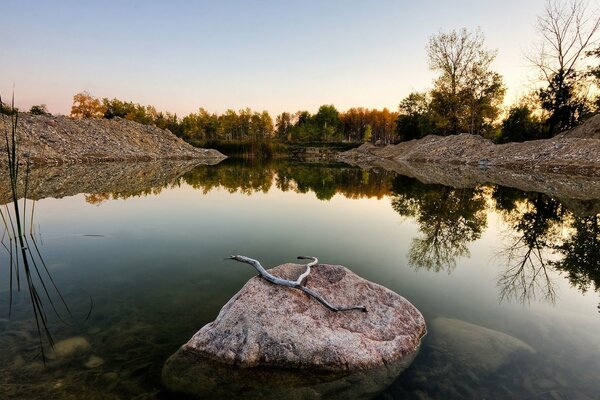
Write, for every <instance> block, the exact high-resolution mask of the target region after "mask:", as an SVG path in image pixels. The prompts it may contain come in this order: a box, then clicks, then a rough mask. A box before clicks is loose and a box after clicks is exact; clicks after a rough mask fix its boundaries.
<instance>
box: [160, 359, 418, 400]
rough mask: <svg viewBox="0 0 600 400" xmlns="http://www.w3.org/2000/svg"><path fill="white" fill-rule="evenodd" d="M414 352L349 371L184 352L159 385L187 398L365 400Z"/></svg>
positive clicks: (407, 363)
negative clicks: (234, 362)
mask: <svg viewBox="0 0 600 400" xmlns="http://www.w3.org/2000/svg"><path fill="white" fill-rule="evenodd" d="M416 355H417V352H416V351H415V352H414V353H411V354H410V355H408V356H405V357H403V358H401V359H399V360H397V361H394V362H392V363H390V364H387V365H384V366H381V367H376V368H372V369H368V370H361V371H356V372H352V373H347V372H341V373H340V372H337V373H336V372H320V371H309V370H305V369H304V370H291V369H285V368H274V367H255V368H241V367H236V366H231V365H226V364H223V363H219V362H216V361H212V360H208V359H206V358H203V357H200V356H198V355H195V354H193V353H190V352H186V351H184V350H182V349H179V351H178V352H177V353H176V354H175V355H174V356H172V357H171V358H170V359H169V360H168V361H167V363H166V364H165V368H164V369H163V383H164V384H165V386H166V387H167V388H168V389H169V390H171V391H173V392H177V393H182V394H185V395H186V397H185V398H194V399H202V400H207V399H219V400H221V399H244V400H271V399H272V400H279V399H286V400H294V399H298V400H309V399H325V398H326V399H329V400H353V399H356V400H359V399H360V400H363V399H370V398H373V397H376V396H377V395H378V394H380V393H381V392H382V391H384V390H385V389H386V388H387V387H388V386H390V385H391V384H392V383H393V382H394V381H395V380H396V378H397V377H398V375H400V374H401V373H402V372H403V371H404V370H405V369H406V368H408V367H409V366H410V364H411V363H412V361H413V360H414V358H415V357H416Z"/></svg>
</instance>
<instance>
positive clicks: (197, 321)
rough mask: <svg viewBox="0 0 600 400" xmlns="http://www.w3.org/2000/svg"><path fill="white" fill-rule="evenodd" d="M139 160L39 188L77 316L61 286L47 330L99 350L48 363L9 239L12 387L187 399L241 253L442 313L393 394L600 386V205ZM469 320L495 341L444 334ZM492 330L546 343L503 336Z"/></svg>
mask: <svg viewBox="0 0 600 400" xmlns="http://www.w3.org/2000/svg"><path fill="white" fill-rule="evenodd" d="M139 165H140V164H138V165H136V167H135V171H136V173H135V174H132V175H131V176H130V177H129V181H128V180H127V179H125V180H123V179H122V180H120V181H119V182H114V183H113V184H112V185H106V182H104V185H103V184H101V183H99V184H98V189H96V190H94V188H93V185H92V187H90V185H89V182H86V185H85V191H86V193H80V194H74V193H77V190H76V189H73V190H70V191H69V190H66V189H65V186H66V184H64V183H63V184H61V185H57V187H58V186H60V189H61V190H60V191H59V190H58V189H55V190H57V192H56V194H54V196H65V197H61V198H52V196H53V193H52V191H50V192H47V191H46V192H44V190H42V189H43V186H44V185H47V186H49V185H52V182H56V181H57V180H58V181H60V173H57V172H55V171H54V172H52V174H53V175H52V177H51V178H50V177H46V178H44V179H46V180H42V181H41V183H39V182H38V184H37V185H36V184H32V187H36V188H38V189H39V193H38V194H32V196H31V197H33V198H38V200H37V201H36V202H35V223H34V225H33V226H34V237H35V238H36V244H37V245H38V246H39V249H40V252H41V254H42V256H43V259H44V261H45V263H46V265H47V267H48V269H49V271H50V273H51V275H52V278H53V279H54V281H55V283H56V286H57V288H58V289H59V290H60V292H61V293H62V295H63V297H64V299H65V302H66V304H67V305H68V306H69V309H70V311H71V315H69V313H68V312H67V311H66V310H65V308H64V306H63V305H62V304H61V303H60V300H59V299H58V297H57V296H56V292H55V291H54V290H52V288H50V290H49V292H50V293H51V297H52V299H53V302H54V304H55V306H56V308H57V310H58V313H59V315H60V317H61V318H62V320H63V321H61V320H60V319H59V318H57V316H56V315H55V313H54V312H53V311H52V309H51V308H50V306H49V302H48V301H47V300H45V304H46V312H47V314H48V318H49V320H48V328H49V331H50V333H51V334H52V336H53V338H54V340H55V341H56V342H59V341H61V340H64V339H68V338H72V337H83V338H84V339H85V340H86V341H87V342H89V348H83V347H82V348H80V349H79V350H78V351H75V352H74V353H73V354H71V355H69V356H63V357H61V356H58V355H56V354H54V352H52V351H50V350H49V349H48V346H47V345H46V349H47V350H48V359H47V360H46V366H45V367H44V365H43V363H42V358H41V355H40V350H39V343H38V334H37V330H36V324H35V319H34V317H33V312H32V308H31V304H30V300H29V292H28V291H27V290H26V288H22V290H21V292H19V293H13V309H12V315H11V316H10V319H8V307H9V287H8V286H9V285H8V282H9V272H8V271H9V268H8V253H7V252H6V251H4V250H3V251H2V253H0V262H1V264H0V279H1V280H0V349H2V351H1V352H0V398H3V399H4V398H15V399H16V398H19V399H35V398H47V397H49V396H51V397H52V398H59V399H61V398H64V399H70V398H73V399H76V398H114V399H121V398H122V399H129V398H138V399H146V398H148V399H151V398H176V397H175V396H174V395H173V394H170V393H166V392H165V391H164V389H162V388H161V385H160V371H161V368H162V365H163V363H164V361H165V360H166V358H168V357H169V355H171V354H172V353H173V352H175V351H176V350H177V348H178V347H179V346H180V345H181V344H183V343H185V342H186V341H187V340H188V339H189V338H190V337H191V336H192V335H193V333H195V332H196V331H197V330H198V329H200V328H201V327H202V326H203V325H204V324H206V323H208V322H210V321H212V320H213V319H214V318H215V317H216V315H217V313H218V311H219V310H220V308H221V307H222V306H223V305H224V304H225V303H226V302H227V300H228V299H229V298H230V297H231V296H233V295H234V294H235V293H236V292H237V291H238V290H239V289H240V288H241V287H242V286H243V285H244V283H245V282H246V281H247V280H248V279H249V278H250V277H252V276H254V275H255V274H254V272H253V270H252V269H251V268H250V267H249V266H245V265H243V264H237V263H232V262H228V261H224V260H223V258H224V257H226V256H228V255H229V254H244V255H248V256H252V257H255V258H258V259H260V260H261V261H262V262H263V265H267V266H275V265H278V264H281V263H285V262H290V261H293V260H294V259H295V257H296V256H297V255H301V254H310V255H315V256H317V257H319V259H320V260H321V262H323V263H329V264H342V265H345V266H347V267H349V268H350V269H352V270H353V271H354V272H356V273H357V274H359V275H361V276H363V277H365V278H367V279H369V280H371V281H374V282H377V283H379V284H382V285H384V286H386V287H388V288H390V289H392V290H394V291H396V292H397V293H400V294H401V295H403V296H404V297H406V298H407V299H409V300H410V301H411V302H412V303H413V304H415V305H416V306H417V307H418V308H419V309H420V310H421V311H422V313H423V315H424V316H425V318H426V320H427V322H428V326H430V327H431V326H434V327H436V326H441V327H440V328H439V330H438V331H437V332H436V331H435V330H432V329H430V333H429V334H428V336H427V337H426V338H425V339H424V341H423V344H422V347H421V351H420V353H419V355H418V356H417V358H416V360H415V361H414V362H413V364H412V365H411V367H410V368H409V369H408V370H406V371H405V372H404V373H402V374H401V375H400V376H399V377H398V378H397V379H396V380H395V382H394V383H393V384H392V385H391V386H389V387H388V388H387V389H386V390H385V391H384V392H383V393H381V394H379V395H378V397H379V398H381V399H400V398H415V399H422V398H484V397H485V398H507V397H509V398H510V397H512V398H540V399H562V398H565V399H566V398H569V399H589V398H591V399H597V398H600V383H599V382H600V380H599V379H598V378H600V373H599V372H598V371H600V314H599V309H598V304H599V302H600V296H599V293H598V288H599V286H600V267H599V265H600V207H598V205H599V204H600V200H599V201H595V200H585V201H582V200H572V199H555V198H551V197H549V196H547V195H544V194H541V193H535V192H528V193H526V192H522V191H519V190H516V189H511V188H506V187H496V186H478V187H475V188H466V189H465V188H463V189H456V188H451V187H448V186H441V185H431V184H430V185H426V184H423V183H421V182H419V181H417V180H415V179H412V178H408V177H403V176H399V175H395V174H393V173H390V172H385V171H383V170H374V171H371V172H367V171H363V170H360V169H356V168H351V167H347V166H342V165H307V164H296V163H288V162H277V163H273V164H264V165H244V164H241V163H238V162H236V161H233V160H227V161H225V162H224V163H222V164H220V165H217V166H208V167H207V166H200V167H196V168H194V169H190V170H189V171H188V172H185V173H183V171H185V169H183V170H181V169H177V173H176V174H175V175H172V174H168V173H161V174H156V173H143V168H140V167H139ZM124 168H126V167H124ZM186 169H189V168H186ZM125 171H126V169H125ZM162 172H164V171H162ZM37 173H38V174H39V175H41V176H43V173H42V172H40V171H38V172H37ZM181 173H183V175H182V176H179V175H180V174H181ZM124 176H127V174H124ZM157 176H160V179H158V178H157ZM149 177H150V178H149ZM61 182H62V181H61ZM82 187H83V184H82ZM40 188H42V189H40ZM75 188H76V187H75ZM82 190H83V189H82ZM3 209H4V207H3ZM6 240H7V239H6V238H5V239H4V241H5V242H6ZM43 276H44V275H43ZM46 282H47V278H46ZM38 286H39V283H38ZM90 310H91V312H90ZM88 313H89V316H88ZM453 320H460V321H464V322H467V323H469V324H472V325H466V326H467V328H466V329H467V330H468V331H469V335H468V336H467V335H466V333H464V332H463V334H464V338H463V339H468V340H481V341H482V343H483V345H482V343H475V344H474V345H473V348H478V349H480V351H478V354H472V352H470V351H469V346H467V348H465V346H461V343H460V340H461V337H460V334H459V335H458V336H455V337H446V336H444V335H445V334H446V333H447V331H444V329H446V328H447V326H450V325H452V323H454V322H452V321H453ZM434 321H437V322H434ZM459 323H460V322H459ZM444 324H445V325H444ZM480 327H484V328H488V329H491V330H493V331H492V332H493V333H492V336H493V335H499V333H498V332H502V333H504V334H506V335H509V336H510V337H512V338H516V339H518V340H520V341H521V342H522V343H523V345H524V346H528V347H529V346H530V348H532V349H533V350H532V351H518V349H517V348H515V349H510V348H509V349H508V350H507V349H505V348H504V349H501V348H498V347H496V346H497V343H496V342H493V341H492V342H486V340H488V339H486V338H488V336H485V335H486V334H485V333H481V332H488V331H485V330H483V331H482V330H481V328H480ZM488 333H489V332H488ZM478 335H479V336H478ZM501 337H505V336H501ZM482 338H483V339H482ZM440 340H441V342H440ZM444 340H452V341H453V343H454V344H450V345H448V346H445V345H444V346H440V343H443V342H444ZM511 340H512V339H511ZM521 342H519V343H521ZM486 343H487V344H486ZM463 344H464V343H463ZM478 345H482V346H483V347H477V346H478ZM84 347H85V346H84ZM482 348H483V351H481V349H482ZM512 350H514V351H512ZM92 356H95V357H99V358H100V359H101V361H98V359H97V358H92ZM490 360H491V361H490ZM91 361H96V362H95V363H94V362H91ZM86 363H87V364H88V366H87V367H86V366H85V364H86ZM99 363H101V365H97V364H99Z"/></svg>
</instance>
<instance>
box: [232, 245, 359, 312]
mask: <svg viewBox="0 0 600 400" xmlns="http://www.w3.org/2000/svg"><path fill="white" fill-rule="evenodd" d="M298 258H299V259H301V260H313V261H311V262H309V263H308V264H306V271H304V273H302V274H301V275H300V276H299V277H298V279H297V280H295V281H292V280H288V279H283V278H278V277H276V276H274V275H271V274H270V273H268V272H267V270H266V269H264V268H263V266H262V265H260V262H258V261H257V260H255V259H253V258H250V257H246V256H240V255H237V256H229V257H228V258H227V259H228V260H235V261H239V262H242V263H245V264H250V265H252V266H253V267H254V269H256V270H257V271H258V273H259V274H260V276H261V277H262V278H263V279H265V280H267V281H269V282H271V283H273V284H275V285H281V286H287V287H290V288H293V289H298V290H301V291H303V292H304V293H306V294H307V295H309V296H311V297H313V298H314V299H315V300H317V301H318V302H319V303H321V304H323V305H324V306H325V307H327V308H328V309H330V310H331V311H335V312H338V311H351V310H360V311H364V312H366V311H367V308H366V307H364V306H350V307H336V306H334V305H332V304H331V303H329V302H328V301H327V300H325V299H324V298H323V296H321V295H320V294H319V293H317V292H315V291H314V290H312V289H309V288H307V287H306V286H303V285H302V281H304V279H306V278H307V277H308V275H309V274H310V271H311V270H310V268H311V267H314V266H315V265H317V263H318V262H319V260H318V259H317V258H316V257H308V256H300V257H298Z"/></svg>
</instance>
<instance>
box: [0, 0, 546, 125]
mask: <svg viewBox="0 0 600 400" xmlns="http://www.w3.org/2000/svg"><path fill="white" fill-rule="evenodd" d="M543 7H544V0H504V1H484V0H453V1H432V0H422V1H414V0H411V1H403V0H396V1H383V0H381V1H369V0H344V1H342V0H337V1H333V0H330V1H327V0H318V1H317V0H314V1H303V0H297V1H287V0H280V1H258V0H247V1H227V0H219V1H210V2H209V1H205V2H204V1H202V2H201V1H141V0H140V1H125V0H121V1H108V0H106V1H101V2H100V1H96V2H92V1H85V0H79V1H75V0H73V1H28V0H0V10H1V13H2V14H1V17H0V21H1V25H0V26H1V27H2V30H1V34H0V92H1V93H2V96H3V99H6V98H8V97H10V95H11V93H12V88H13V84H14V86H15V97H16V103H17V105H18V106H19V107H21V108H22V109H29V107H30V106H31V105H34V104H40V103H45V104H47V106H48V108H49V110H50V112H52V113H55V114H68V113H69V112H70V107H71V104H72V99H73V95H74V94H75V93H77V92H80V91H83V90H87V91H89V92H90V93H92V94H93V95H95V96H97V97H109V98H113V97H116V98H119V99H121V100H131V101H134V102H136V103H141V104H152V105H154V106H156V108H157V109H159V110H164V111H171V112H176V113H177V114H178V115H179V116H183V115H185V114H188V113H190V112H194V111H196V110H197V109H198V107H204V108H206V109H207V110H209V111H211V112H218V113H222V112H224V111H225V110H226V109H228V108H233V109H240V108H243V107H250V108H252V109H255V110H263V109H266V110H268V111H269V112H270V113H271V115H272V116H273V117H274V116H275V115H276V114H278V113H280V112H282V111H292V112H295V111H297V110H303V109H306V110H309V111H311V112H314V111H316V110H317V109H318V107H319V105H321V104H334V105H335V106H336V107H337V108H338V109H339V110H340V111H343V110H346V109H348V108H350V107H357V106H363V107H369V108H383V107H388V108H390V109H391V110H396V109H397V107H398V103H399V102H400V100H401V99H402V98H403V97H404V96H406V95H407V94H408V93H410V92H411V91H415V90H425V89H428V88H429V87H430V86H431V82H432V78H433V76H434V75H433V73H432V72H431V71H429V69H428V65H427V55H426V51H425V47H426V45H427V42H428V40H429V37H430V36H431V35H433V34H435V33H437V32H439V31H440V30H442V31H448V30H451V29H459V28H462V27H466V28H468V29H471V30H475V29H476V28H477V27H480V28H481V30H482V31H483V33H484V35H485V37H486V43H487V45H488V47H489V48H491V49H497V50H498V57H497V59H496V62H495V64H494V68H495V70H496V71H498V72H499V73H500V74H502V75H503V76H504V79H505V83H506V85H507V86H508V89H509V91H508V93H507V101H508V102H512V101H514V100H516V99H517V98H518V96H520V95H522V94H524V93H525V92H526V90H527V88H526V86H527V85H528V83H529V82H531V79H532V78H534V77H535V71H534V70H533V69H532V68H530V67H529V66H528V64H527V62H526V60H525V58H524V53H525V51H526V50H527V49H529V48H531V47H532V46H533V44H534V43H535V41H536V37H535V23H536V19H537V15H539V14H540V13H541V12H542V10H543Z"/></svg>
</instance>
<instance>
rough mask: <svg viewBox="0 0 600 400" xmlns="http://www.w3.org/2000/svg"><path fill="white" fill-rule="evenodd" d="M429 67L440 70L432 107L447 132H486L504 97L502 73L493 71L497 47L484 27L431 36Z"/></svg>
mask: <svg viewBox="0 0 600 400" xmlns="http://www.w3.org/2000/svg"><path fill="white" fill-rule="evenodd" d="M427 53H428V57H429V67H430V68H431V69H432V70H434V71H437V72H439V74H440V75H439V77H438V78H437V79H436V81H435V83H434V88H433V90H432V91H431V97H432V101H431V111H432V114H433V115H432V116H433V118H434V122H435V124H436V127H437V128H438V129H439V130H440V131H441V133H443V134H451V135H452V134H458V133H460V132H469V133H472V134H483V133H485V132H484V128H485V124H486V123H487V124H489V123H491V122H493V120H494V119H495V118H496V116H497V115H498V111H499V105H500V103H501V102H502V99H503V98H504V93H505V89H504V85H503V84H502V77H501V76H500V75H499V74H497V73H495V72H493V71H491V69H490V68H491V63H492V62H493V61H494V59H495V57H496V52H495V51H490V50H488V49H486V48H485V39H484V37H483V34H482V33H481V31H479V30H478V31H476V32H475V33H472V32H469V31H467V30H466V29H464V28H463V29H461V30H460V31H451V32H449V33H443V32H441V33H439V34H437V35H434V36H432V37H431V39H430V40H429V45H428V47H427Z"/></svg>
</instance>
